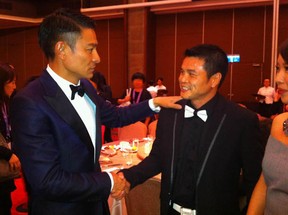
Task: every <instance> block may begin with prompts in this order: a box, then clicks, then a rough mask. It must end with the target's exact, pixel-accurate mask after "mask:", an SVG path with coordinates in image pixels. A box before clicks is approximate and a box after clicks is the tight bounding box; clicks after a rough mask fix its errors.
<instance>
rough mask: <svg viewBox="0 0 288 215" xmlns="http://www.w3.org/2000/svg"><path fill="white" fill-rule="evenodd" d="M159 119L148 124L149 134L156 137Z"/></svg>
mask: <svg viewBox="0 0 288 215" xmlns="http://www.w3.org/2000/svg"><path fill="white" fill-rule="evenodd" d="M157 123H158V119H157V120H154V121H153V122H151V123H150V124H149V125H148V134H149V135H151V136H153V137H156V128H157Z"/></svg>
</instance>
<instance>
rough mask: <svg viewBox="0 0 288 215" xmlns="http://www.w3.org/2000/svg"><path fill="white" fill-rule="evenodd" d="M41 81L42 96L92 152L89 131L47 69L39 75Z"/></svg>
mask: <svg viewBox="0 0 288 215" xmlns="http://www.w3.org/2000/svg"><path fill="white" fill-rule="evenodd" d="M41 83H42V85H43V86H44V88H45V90H46V93H47V94H46V96H44V98H45V99H46V101H47V102H48V103H49V104H50V105H51V107H52V108H53V109H54V110H55V111H56V112H57V113H58V114H59V116H60V117H61V118H62V119H63V120H64V121H65V122H66V123H67V124H68V125H69V126H70V127H71V128H72V129H73V130H74V131H75V133H76V134H77V135H78V136H79V138H80V139H81V141H82V142H83V143H84V144H86V146H87V148H88V149H89V151H90V152H91V153H92V154H94V147H93V144H92V142H91V139H90V136H89V133H88V131H87V129H86V127H85V125H84V123H83V122H82V120H81V118H80V117H79V115H78V114H77V112H76V110H75V109H74V107H73V106H72V104H71V103H70V101H69V100H68V98H67V97H66V95H65V94H64V92H63V91H62V90H61V89H60V87H59V86H58V85H57V83H56V82H55V81H54V80H53V79H52V77H51V76H50V75H49V74H48V72H47V71H44V74H43V75H42V76H41Z"/></svg>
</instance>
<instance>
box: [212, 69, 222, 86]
mask: <svg viewBox="0 0 288 215" xmlns="http://www.w3.org/2000/svg"><path fill="white" fill-rule="evenodd" d="M221 79H222V74H221V73H220V72H217V73H215V74H214V75H212V77H211V81H212V82H211V87H213V88H214V87H216V86H218V85H219V84H220V81H221Z"/></svg>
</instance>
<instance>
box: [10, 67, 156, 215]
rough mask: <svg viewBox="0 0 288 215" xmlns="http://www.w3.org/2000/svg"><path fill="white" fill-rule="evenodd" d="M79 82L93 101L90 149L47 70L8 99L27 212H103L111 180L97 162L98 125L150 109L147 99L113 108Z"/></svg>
mask: <svg viewBox="0 0 288 215" xmlns="http://www.w3.org/2000/svg"><path fill="white" fill-rule="evenodd" d="M81 82H82V84H83V87H84V88H85V90H86V93H87V95H88V96H89V98H90V99H91V100H92V102H94V103H95V105H96V115H95V117H96V141H95V142H96V150H95V153H94V147H93V144H92V141H91V138H90V136H89V134H88V131H87V129H86V127H85V125H84V123H83V122H82V120H81V118H80V117H79V115H78V114H77V112H76V110H75V109H74V107H73V106H72V104H71V102H70V101H69V99H68V98H67V97H66V95H65V94H64V93H63V91H62V90H61V88H60V87H59V86H58V85H57V83H56V82H55V81H54V80H53V79H52V77H51V76H50V75H49V74H48V72H47V71H44V72H43V74H42V75H41V76H40V77H39V78H38V79H36V80H35V81H33V82H31V83H30V84H29V85H28V86H27V87H26V88H24V89H23V90H21V91H19V92H18V93H17V94H16V95H15V97H14V98H13V102H12V108H11V122H12V130H13V138H14V139H13V141H14V142H13V148H14V149H15V152H16V154H17V155H18V156H19V158H20V161H21V164H22V168H23V172H24V175H25V179H26V182H27V190H28V194H29V213H30V214H35V215H40V214H41V215H51V214H53V215H58V214H59V215H79V214H85V215H95V214H108V213H109V210H107V209H108V208H107V201H106V200H107V199H108V196H109V194H110V189H111V182H110V178H109V176H108V174H107V173H104V172H101V169H100V165H99V162H98V159H99V156H100V150H101V143H102V141H101V124H104V125H107V126H109V127H120V126H124V125H127V124H129V123H132V122H135V121H137V120H139V119H140V118H141V117H143V116H146V115H149V114H152V111H151V109H150V108H149V105H148V101H147V102H144V103H141V104H139V105H137V106H133V105H131V106H129V107H125V108H118V107H116V106H113V105H111V103H110V102H105V100H103V99H102V98H101V97H100V96H98V95H97V94H96V91H95V89H94V88H93V86H92V85H91V84H90V82H89V81H87V80H81ZM94 161H95V162H94Z"/></svg>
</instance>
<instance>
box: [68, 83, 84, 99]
mask: <svg viewBox="0 0 288 215" xmlns="http://www.w3.org/2000/svg"><path fill="white" fill-rule="evenodd" d="M70 88H71V91H72V94H71V100H73V99H74V98H75V94H76V93H78V95H79V96H81V97H82V96H84V94H85V90H84V88H83V87H82V84H80V85H78V86H74V85H72V84H71V85H70Z"/></svg>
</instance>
